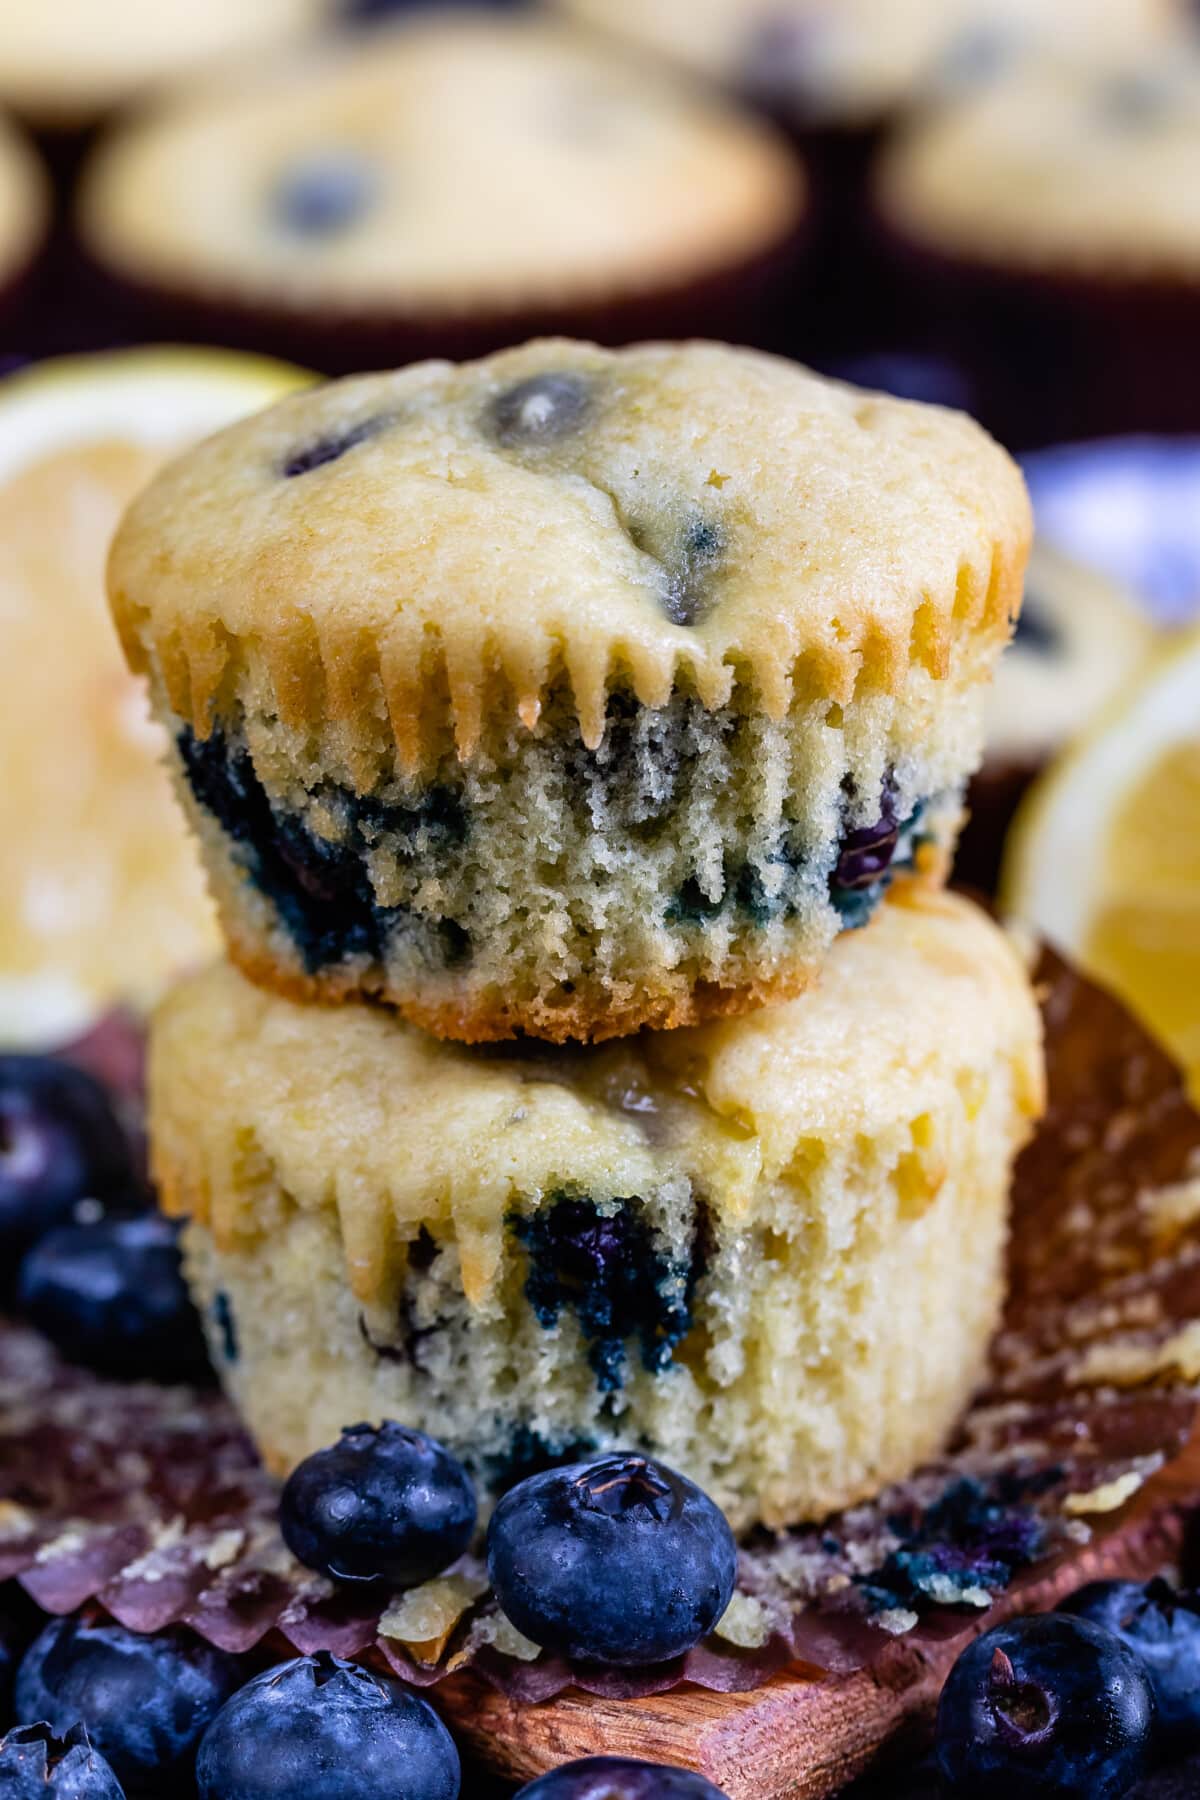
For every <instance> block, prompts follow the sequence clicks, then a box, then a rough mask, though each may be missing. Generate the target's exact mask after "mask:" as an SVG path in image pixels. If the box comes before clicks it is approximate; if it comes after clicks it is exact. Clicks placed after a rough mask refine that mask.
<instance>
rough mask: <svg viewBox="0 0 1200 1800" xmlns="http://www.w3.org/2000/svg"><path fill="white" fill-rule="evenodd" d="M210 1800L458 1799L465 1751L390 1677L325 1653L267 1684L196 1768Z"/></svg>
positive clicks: (225, 1717) (248, 1692)
mask: <svg viewBox="0 0 1200 1800" xmlns="http://www.w3.org/2000/svg"><path fill="white" fill-rule="evenodd" d="M196 1779H197V1784H198V1787H199V1794H200V1800H456V1796H457V1794H458V1791H459V1781H460V1772H459V1762H458V1752H457V1751H456V1750H455V1748H454V1743H453V1740H452V1739H451V1737H450V1734H449V1732H448V1731H447V1730H446V1727H445V1726H444V1725H443V1724H442V1722H441V1720H440V1719H439V1718H438V1716H437V1714H436V1713H435V1712H434V1710H433V1708H432V1707H431V1706H430V1705H428V1704H427V1702H426V1701H424V1700H420V1699H418V1698H417V1696H416V1695H415V1694H413V1693H410V1692H409V1690H408V1689H407V1688H405V1687H402V1686H401V1685H400V1683H399V1682H398V1681H393V1680H392V1679H391V1677H390V1676H387V1675H377V1674H376V1673H375V1672H374V1670H371V1669H362V1668H359V1667H358V1666H357V1665H356V1664H354V1663H350V1662H343V1661H342V1660H341V1659H340V1658H339V1657H336V1656H330V1655H329V1654H328V1652H327V1651H321V1652H319V1653H318V1654H317V1655H316V1656H298V1657H296V1659H295V1660H294V1661H293V1662H286V1663H281V1664H280V1666H279V1667H278V1668H276V1669H268V1670H267V1671H266V1673H265V1674H262V1675H259V1676H257V1677H256V1678H255V1679H254V1680H253V1681H251V1682H250V1683H249V1684H248V1685H247V1686H246V1687H244V1688H242V1690H241V1692H240V1693H238V1694H235V1695H234V1697H233V1699H232V1700H231V1701H230V1702H229V1704H228V1705H227V1706H225V1707H223V1708H222V1710H221V1711H220V1713H218V1715H217V1717H216V1719H215V1720H214V1721H213V1723H212V1725H211V1726H210V1727H209V1729H208V1732H207V1734H206V1736H205V1739H204V1742H203V1744H202V1745H201V1746H200V1755H199V1759H198V1761H197V1764H196Z"/></svg>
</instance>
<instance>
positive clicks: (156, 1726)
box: [16, 1618, 239, 1793]
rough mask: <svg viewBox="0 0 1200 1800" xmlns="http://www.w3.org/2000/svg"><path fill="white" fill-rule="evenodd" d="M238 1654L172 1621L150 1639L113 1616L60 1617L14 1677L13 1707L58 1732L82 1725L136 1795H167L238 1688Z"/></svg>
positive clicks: (38, 1639) (180, 1789) (37, 1641)
mask: <svg viewBox="0 0 1200 1800" xmlns="http://www.w3.org/2000/svg"><path fill="white" fill-rule="evenodd" d="M238 1680H239V1668H238V1664H237V1662H236V1660H235V1659H234V1658H233V1657H232V1656H227V1655H226V1654H225V1652H224V1651H223V1650H216V1649H214V1648H213V1646H212V1645H211V1644H206V1643H205V1642H204V1640H203V1639H202V1638H198V1637H195V1636H193V1634H192V1633H191V1632H188V1631H185V1630H183V1629H182V1627H179V1626H174V1627H171V1628H169V1629H168V1630H166V1631H159V1632H155V1633H154V1635H153V1636H142V1635H140V1634H139V1633H137V1632H135V1631H127V1630H126V1629H125V1627H124V1626H123V1625H117V1624H116V1623H115V1622H114V1621H112V1620H110V1619H97V1620H95V1621H88V1620H85V1619H80V1618H65V1619H54V1620H52V1621H51V1623H50V1624H49V1625H47V1626H46V1628H45V1630H44V1631H43V1632H42V1633H41V1634H40V1635H39V1636H38V1637H36V1638H35V1639H34V1641H33V1643H32V1644H31V1645H30V1647H29V1650H28V1651H27V1653H26V1655H25V1659H24V1661H23V1662H22V1664H21V1667H20V1671H19V1673H18V1675H17V1692H16V1705H17V1713H18V1716H19V1717H20V1718H23V1719H46V1720H48V1721H49V1723H50V1725H51V1726H52V1727H53V1729H54V1731H55V1732H56V1733H59V1734H60V1735H61V1733H63V1732H65V1731H68V1730H70V1728H71V1726H72V1725H76V1724H80V1723H82V1724H83V1725H85V1726H86V1727H87V1730H88V1734H89V1736H90V1737H91V1739H92V1742H93V1743H94V1744H95V1746H96V1748H97V1749H98V1750H99V1751H100V1752H101V1754H102V1755H103V1756H105V1757H106V1758H107V1760H108V1761H109V1762H110V1763H111V1764H112V1767H113V1769H114V1770H115V1771H116V1773H117V1775H118V1776H119V1778H120V1779H121V1781H122V1782H123V1783H124V1784H125V1786H126V1787H127V1788H129V1790H130V1791H131V1792H133V1793H138V1792H140V1791H142V1790H143V1789H145V1788H147V1787H155V1788H156V1790H157V1788H160V1787H161V1788H162V1789H163V1790H164V1791H167V1792H172V1793H174V1792H178V1793H182V1792H184V1791H185V1790H184V1788H183V1786H182V1785H180V1786H178V1787H175V1788H172V1787H171V1786H170V1783H171V1781H172V1780H173V1779H174V1780H176V1781H178V1782H179V1783H180V1784H182V1783H183V1782H184V1781H185V1780H186V1779H187V1777H188V1776H189V1775H190V1773H191V1769H192V1765H193V1763H194V1761H195V1756H196V1747H197V1745H198V1744H199V1742H200V1739H201V1738H202V1737H203V1735H204V1733H205V1731H206V1730H207V1728H208V1726H209V1724H210V1723H211V1722H212V1720H213V1719H214V1718H215V1717H216V1715H217V1712H218V1711H219V1709H220V1708H221V1707H222V1706H223V1705H224V1703H225V1701H226V1700H227V1699H228V1698H229V1696H230V1694H232V1693H233V1691H234V1689H235V1688H236V1687H237V1684H238Z"/></svg>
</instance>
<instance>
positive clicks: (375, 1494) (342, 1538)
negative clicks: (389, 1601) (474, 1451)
mask: <svg viewBox="0 0 1200 1800" xmlns="http://www.w3.org/2000/svg"><path fill="white" fill-rule="evenodd" d="M475 1520H476V1506H475V1492H474V1489H473V1488H472V1486H471V1478H470V1476H469V1475H468V1474H467V1472H466V1470H465V1469H464V1468H463V1466H462V1464H461V1463H460V1462H457V1461H456V1460H455V1458H454V1457H453V1456H451V1454H450V1452H449V1451H448V1450H446V1449H444V1448H443V1446H442V1445H441V1444H439V1443H437V1442H435V1440H434V1439H433V1438H431V1437H426V1436H425V1433H424V1432H423V1431H410V1430H409V1429H408V1427H407V1426H404V1425H397V1424H395V1423H394V1422H393V1421H392V1420H390V1419H388V1420H385V1421H384V1423H383V1424H382V1425H379V1426H374V1425H350V1426H347V1428H346V1429H345V1430H344V1431H343V1432H342V1435H341V1438H340V1440H339V1441H338V1442H337V1443H336V1444H334V1445H332V1446H331V1447H330V1448H329V1449H328V1450H318V1451H317V1452H316V1453H315V1454H314V1455H312V1456H308V1457H305V1459H304V1461H303V1462H302V1463H301V1464H300V1465H299V1467H298V1468H296V1469H294V1470H293V1471H292V1474H291V1475H290V1476H289V1478H288V1481H287V1485H286V1486H285V1487H284V1490H283V1497H282V1499H281V1501H280V1504H279V1523H280V1528H281V1529H282V1531H283V1536H284V1539H285V1541H286V1543H287V1546H288V1548H289V1549H290V1550H291V1551H292V1553H293V1554H294V1555H295V1556H298V1557H299V1558H300V1561H301V1562H302V1563H306V1564H307V1565H308V1567H309V1568H310V1569H319V1570H320V1571H321V1573H322V1574H323V1575H331V1576H332V1577H333V1579H334V1580H335V1581H388V1582H391V1583H393V1584H394V1585H395V1586H397V1587H412V1586H414V1585H415V1584H416V1583H417V1582H421V1581H429V1580H431V1579H432V1577H433V1576H435V1575H438V1574H440V1573H441V1571H442V1570H443V1569H444V1568H446V1567H448V1565H449V1564H450V1563H452V1562H454V1561H456V1559H457V1558H458V1557H460V1556H461V1555H462V1553H463V1551H464V1550H465V1549H466V1547H467V1545H468V1544H469V1543H470V1541H471V1535H472V1533H473V1532H474V1530H475Z"/></svg>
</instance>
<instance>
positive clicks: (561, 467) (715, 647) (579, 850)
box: [110, 342, 1029, 1042]
mask: <svg viewBox="0 0 1200 1800" xmlns="http://www.w3.org/2000/svg"><path fill="white" fill-rule="evenodd" d="M1028 537H1029V514H1028V506H1027V501H1026V496H1025V491H1024V487H1023V484H1022V482H1021V479H1020V476H1019V474H1018V473H1017V471H1016V469H1015V468H1014V466H1013V465H1012V464H1011V463H1010V462H1009V460H1008V458H1007V457H1006V456H1005V455H1004V454H1003V452H1002V451H1000V450H999V449H998V448H997V447H996V445H995V444H993V443H992V442H991V440H990V439H989V438H987V437H986V436H985V435H984V433H982V432H981V431H980V430H979V429H978V428H977V427H976V426H974V425H973V424H971V423H970V421H968V420H966V419H965V418H963V417H961V416H960V415H958V414H954V413H950V412H945V411H943V410H941V409H938V408H934V407H926V406H919V405H915V404H912V403H907V402H902V401H896V400H890V399H887V398H884V397H882V396H879V395H872V394H869V393H863V392H859V391H858V390H856V389H853V388H848V387H845V386H842V385H840V384H838V383H833V382H828V381H824V380H821V379H820V378H818V377H816V376H813V375H811V374H809V373H808V372H807V371H806V370H803V369H800V368H797V367H795V366H794V365H792V364H789V363H785V362H783V361H778V360H775V359H773V358H770V357H764V356H761V355H758V354H756V353H753V352H750V351H744V350H734V349H730V348H727V347H724V346H721V345H715V344H688V345H681V346H668V345H649V346H642V347H640V348H636V349H631V350H626V351H622V352H616V353H614V352H609V351H604V350H600V349H597V348H596V347H595V346H590V345H584V344H575V343H569V342H539V343H534V344H531V345H528V346H526V347H524V348H523V349H519V350H515V351H511V352H507V353H505V354H503V355H500V356H497V357H495V358H491V359H488V360H486V361H484V362H481V363H478V364H469V365H464V366H461V367H454V366H450V365H447V364H427V365H420V366H417V367H413V368H410V369H407V370H404V371H402V372H401V373H399V374H395V375H377V376H371V377H363V378H360V379H357V380H351V381H347V382H341V383H337V384H334V385H332V386H328V387H325V388H323V389H319V390H314V391H313V392H311V393H310V394H307V395H305V396H303V397H301V398H299V399H297V400H295V401H291V402H285V403H284V404H283V405H282V406H279V407H276V408H273V409H271V410H269V411H267V412H266V413H263V414H261V415H260V416H259V417H258V418H257V419H255V420H254V421H252V422H250V423H249V424H247V425H245V426H242V427H240V428H239V427H235V428H234V429H233V430H231V431H229V432H226V433H224V434H222V435H219V436H217V437H216V438H213V439H211V440H210V441H209V443H208V444H207V445H205V446H203V447H202V448H200V449H199V450H198V451H196V452H194V453H193V454H192V455H190V456H187V457H184V458H182V459H180V460H179V461H178V462H176V463H175V464H174V465H172V466H171V467H170V469H169V470H168V471H167V472H166V473H165V474H164V475H163V476H162V477H160V478H159V479H158V480H157V481H156V482H155V483H153V484H152V485H151V487H150V488H149V489H148V490H147V492H146V493H145V494H144V495H143V497H142V498H141V499H140V500H139V501H138V502H136V503H135V504H134V506H133V507H132V508H131V510H130V511H129V512H128V513H127V515H126V517H125V520H124V522H123V524H122V527H121V529H120V531H119V533H118V536H117V540H116V544H115V547H114V550H113V554H112V558H111V562H110V596H111V599H112V603H113V607H114V611H115V615H116V618H117V622H118V626H119V629H120V632H121V635H122V640H123V643H124V645H125V649H126V653H127V655H128V657H129V659H130V661H131V664H132V666H133V667H134V668H135V669H137V670H139V671H144V672H146V673H147V674H148V675H149V677H150V684H151V691H152V703H153V705H154V706H155V709H156V710H157V712H158V715H159V717H160V718H161V719H162V720H163V721H164V723H165V724H166V726H167V728H168V730H169V732H170V735H171V739H172V741H173V744H174V758H173V761H174V770H175V776H176V780H177V783H178V786H179V790H180V793H181V795H182V797H183V800H184V804H185V807H186V808H187V810H188V813H189V816H190V818H191V820H192V823H193V825H194V826H195V828H196V830H197V833H198V835H199V838H200V841H201V845H202V848H203V850H204V853H205V857H206V861H207V866H208V871H209V876H210V880H211V883H212V886H213V889H214V892H215V894H216V897H217V900H218V904H219V907H220V911H221V915H222V922H223V925H224V929H225V933H226V937H227V939H228V941H229V944H230V946H231V950H232V953H233V956H234V958H235V960H236V961H237V962H238V963H239V965H240V966H241V967H242V968H243V969H244V970H246V971H247V972H248V973H249V974H250V975H251V976H252V977H253V978H254V979H255V980H258V981H261V982H264V983H266V984H268V985H270V986H273V987H275V988H277V989H278V990H280V991H281V992H283V993H286V994H289V995H292V996H295V997H297V998H301V999H319V1000H336V999H340V998H344V997H346V996H351V995H355V996H357V995H370V996H376V997H379V998H381V999H384V1000H386V1001H387V1002H389V1003H390V1004H391V1005H392V1006H394V1007H396V1008H398V1009H399V1010H400V1011H401V1012H402V1013H403V1014H404V1015H405V1017H406V1018H408V1019H410V1020H412V1021H413V1022H414V1023H417V1024H419V1025H422V1026H424V1027H425V1028H426V1029H429V1030H432V1031H434V1032H435V1033H437V1034H439V1035H442V1036H447V1037H454V1038H459V1039H462V1040H465V1041H476V1042H478V1041H484V1040H488V1039H499V1038H505V1037H510V1036H513V1035H514V1034H516V1033H518V1032H525V1033H528V1034H531V1035H534V1036H538V1037H543V1038H548V1039H552V1040H557V1041H561V1040H565V1039H568V1038H582V1039H589V1038H600V1037H605V1036H612V1035H618V1034H622V1033H628V1032H631V1031H634V1030H636V1029H638V1028H640V1027H642V1026H646V1025H654V1026H678V1025H684V1024H688V1023H690V1022H693V1021H696V1020H701V1019H704V1018H706V1017H711V1016H714V1015H717V1014H721V1013H732V1012H739V1011H745V1010H746V1009H748V1008H751V1007H753V1006H756V1005H759V1004H762V1003H764V1002H766V1001H768V1000H778V999H783V998H786V997H787V996H789V995H792V994H795V993H798V992H799V991H800V990H802V989H803V988H804V987H806V986H807V985H808V984H809V983H810V982H811V981H812V979H813V978H814V976H815V975H816V973H817V971H818V970H819V968H820V965H821V962H822V959H823V958H824V957H825V955H826V953H827V951H828V949H829V946H830V945H831V943H832V942H833V940H834V939H835V938H836V937H837V935H838V934H839V932H841V931H842V930H843V929H845V928H848V927H854V926H858V925H861V924H862V923H864V922H865V920H866V919H867V918H868V917H869V916H870V914H871V912H872V911H873V909H874V908H875V906H876V904H877V903H878V901H879V899H880V898H881V896H882V894H883V891H884V889H885V888H886V886H887V885H888V883H889V882H890V881H892V880H893V879H894V878H899V877H901V876H903V877H915V878H918V879H924V880H929V881H938V880H940V879H941V878H943V877H944V874H945V872H946V869H947V866H948V863H949V858H950V853H951V850H952V847H953V844H954V839H955V835H956V832H957V828H958V823H959V818H960V801H961V796H962V791H963V788H964V785H965V782H966V780H967V778H968V776H969V775H970V774H971V772H972V770H973V769H974V768H975V766H976V764H977V762H978V760H979V757H980V753H981V747H982V743H981V741H982V725H983V704H984V696H985V693H986V690H987V685H988V680H989V677H990V673H991V669H992V666H993V663H994V662H995V659H996V657H997V655H998V654H999V651H1000V649H1001V647H1002V646H1003V644H1004V643H1005V642H1006V641H1007V639H1008V636H1009V633H1010V631H1011V628H1012V621H1013V620H1014V618H1015V617H1016V615H1017V612H1018V611H1019V606H1020V594H1021V577H1022V572H1023V568H1024V562H1025V555H1026V550H1027V544H1028Z"/></svg>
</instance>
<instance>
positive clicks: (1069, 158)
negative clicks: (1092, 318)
mask: <svg viewBox="0 0 1200 1800" xmlns="http://www.w3.org/2000/svg"><path fill="white" fill-rule="evenodd" d="M876 193H877V200H878V204H879V206H880V209H881V210H882V212H883V214H884V216H885V218H886V219H887V220H888V222H889V223H890V224H891V225H892V226H894V227H896V228H898V229H899V230H900V231H901V232H903V233H904V234H905V235H906V236H908V237H910V238H912V239H915V240H916V241H917V242H918V243H924V244H926V245H928V246H929V247H930V248H933V249H936V250H938V251H942V252H946V253H949V254H952V255H960V256H968V257H972V258H976V259H978V260H981V261H984V262H996V263H999V264H1004V265H1005V266H1017V267H1026V268H1032V269H1047V270H1056V271H1057V270H1062V271H1071V272H1075V273H1078V274H1084V275H1086V274H1089V273H1091V274H1102V275H1112V276H1118V275H1120V276H1126V277H1131V278H1135V279H1136V278H1138V277H1153V276H1162V277H1165V278H1171V277H1176V276H1187V277H1188V278H1190V279H1194V278H1195V277H1196V276H1197V275H1198V274H1200V54H1197V53H1196V51H1195V50H1194V49H1191V48H1189V47H1185V46H1182V45H1181V46H1177V47H1175V48H1174V49H1173V50H1172V51H1171V52H1170V53H1169V54H1167V53H1163V54H1155V55H1152V56H1148V57H1143V58H1140V59H1139V60H1138V61H1136V62H1134V63H1131V62H1129V61H1128V60H1127V59H1126V60H1124V61H1122V62H1119V63H1118V62H1115V61H1113V62H1109V61H1102V62H1096V63H1092V64H1090V65H1089V66H1087V67H1083V66H1079V65H1068V64H1064V63H1062V62H1060V61H1058V60H1056V59H1050V58H1040V59H1037V60H1036V61H1031V62H1025V63H1022V64H1020V65H1018V66H1017V67H1015V68H1014V69H1013V70H1012V71H1011V72H1010V73H1009V74H1008V75H1007V76H1006V77H1005V78H1003V79H1000V80H997V81H996V82H995V83H993V84H991V85H989V86H987V87H984V88H981V89H979V90H977V91H975V92H974V93H972V94H969V95H967V96H966V97H964V98H962V99H961V100H960V101H958V102H957V103H955V104H952V105H950V106H947V107H946V108H944V109H940V110H938V111H937V112H935V113H932V114H931V115H930V116H929V117H928V118H927V119H926V120H925V121H924V122H922V123H920V124H918V125H916V126H914V127H913V128H912V129H911V131H909V132H908V133H907V134H906V135H905V137H904V138H903V139H901V140H900V141H899V142H898V143H897V144H896V146H895V147H894V148H893V149H892V150H891V151H890V152H889V153H887V155H886V156H885V157H884V160H883V162H882V164H881V166H880V169H879V171H878V176H877V185H876Z"/></svg>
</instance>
